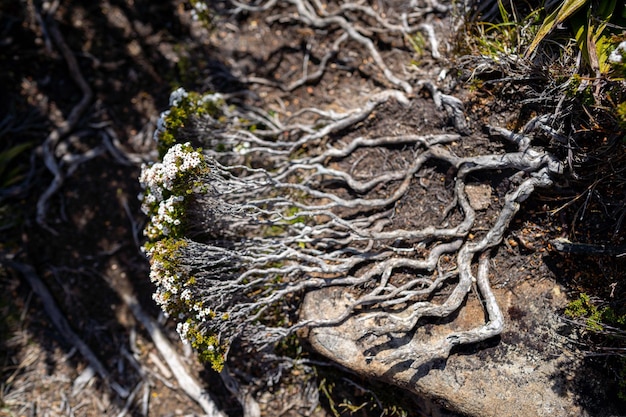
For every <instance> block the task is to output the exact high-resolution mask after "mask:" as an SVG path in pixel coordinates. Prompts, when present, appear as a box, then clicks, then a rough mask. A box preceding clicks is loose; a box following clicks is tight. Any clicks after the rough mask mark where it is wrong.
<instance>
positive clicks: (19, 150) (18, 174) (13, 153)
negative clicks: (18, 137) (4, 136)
mask: <svg viewBox="0 0 626 417" xmlns="http://www.w3.org/2000/svg"><path fill="white" fill-rule="evenodd" d="M32 146H33V144H32V143H31V142H25V143H18V144H15V145H12V146H8V147H7V148H6V149H3V150H0V188H6V187H10V186H12V185H15V184H16V183H17V182H18V181H20V180H21V179H22V178H23V176H24V174H23V171H24V167H23V166H21V165H17V164H15V160H16V159H17V158H18V157H19V156H20V155H22V154H23V153H24V152H26V151H28V150H30V148H32Z"/></svg>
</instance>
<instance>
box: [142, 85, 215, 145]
mask: <svg viewBox="0 0 626 417" xmlns="http://www.w3.org/2000/svg"><path fill="white" fill-rule="evenodd" d="M223 105H224V100H223V98H222V96H221V95H220V94H204V95H200V94H198V93H194V92H187V91H185V90H184V89H183V88H178V89H177V90H175V91H174V92H172V94H171V95H170V109H169V110H166V111H164V112H163V113H161V116H160V117H159V120H158V122H157V128H156V130H155V132H154V140H155V141H156V142H157V144H158V149H159V156H161V157H163V156H164V155H165V153H166V152H167V151H168V150H169V149H170V148H171V147H172V146H173V145H175V144H176V143H177V139H176V138H177V137H178V133H179V131H180V130H181V129H182V128H184V127H185V126H186V125H187V124H189V123H190V121H191V119H192V118H193V117H203V116H210V117H215V118H219V117H220V116H221V114H222V106H223Z"/></svg>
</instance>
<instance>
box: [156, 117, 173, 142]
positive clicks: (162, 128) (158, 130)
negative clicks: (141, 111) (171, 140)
mask: <svg viewBox="0 0 626 417" xmlns="http://www.w3.org/2000/svg"><path fill="white" fill-rule="evenodd" d="M169 114H170V111H169V110H166V111H164V112H163V113H161V115H160V116H159V120H157V127H156V129H155V130H154V134H153V135H152V139H154V141H155V142H158V141H159V137H160V136H161V133H163V132H165V129H166V128H167V122H166V121H165V119H166V118H167V116H169Z"/></svg>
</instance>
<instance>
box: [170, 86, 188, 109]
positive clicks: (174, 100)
mask: <svg viewBox="0 0 626 417" xmlns="http://www.w3.org/2000/svg"><path fill="white" fill-rule="evenodd" d="M187 97H189V93H187V91H185V89H184V88H182V87H179V88H177V89H176V90H174V91H172V94H170V106H178V105H179V104H180V103H181V102H182V101H183V99H185V98H187Z"/></svg>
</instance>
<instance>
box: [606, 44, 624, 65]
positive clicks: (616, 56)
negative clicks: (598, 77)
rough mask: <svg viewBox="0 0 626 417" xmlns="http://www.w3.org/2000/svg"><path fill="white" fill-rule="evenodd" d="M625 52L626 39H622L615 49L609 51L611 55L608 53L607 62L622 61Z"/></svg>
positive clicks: (618, 62) (617, 62)
mask: <svg viewBox="0 0 626 417" xmlns="http://www.w3.org/2000/svg"><path fill="white" fill-rule="evenodd" d="M625 53H626V41H622V42H620V43H619V45H617V48H615V50H614V51H613V52H611V55H609V62H612V63H614V64H621V63H622V62H623V59H624V54H625Z"/></svg>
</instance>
